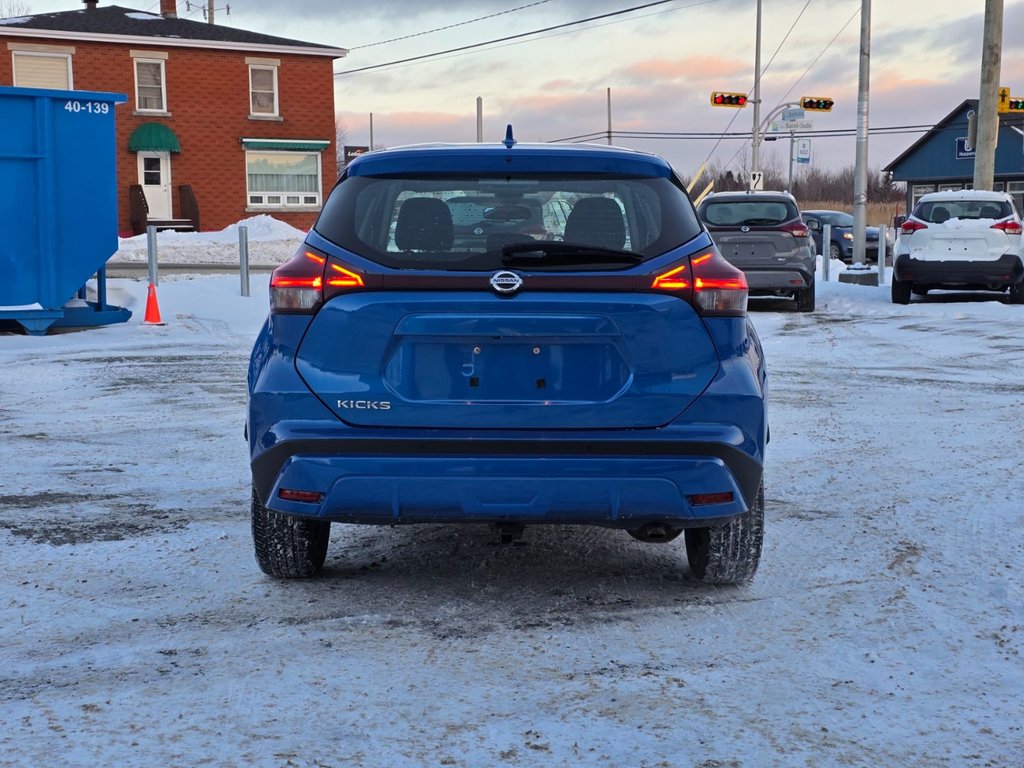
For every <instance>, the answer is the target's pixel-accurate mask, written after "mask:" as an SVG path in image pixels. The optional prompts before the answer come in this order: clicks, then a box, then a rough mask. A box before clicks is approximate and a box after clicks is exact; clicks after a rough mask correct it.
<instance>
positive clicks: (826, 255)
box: [821, 224, 832, 283]
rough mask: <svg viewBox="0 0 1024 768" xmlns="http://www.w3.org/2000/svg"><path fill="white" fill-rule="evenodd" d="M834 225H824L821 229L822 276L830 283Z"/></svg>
mask: <svg viewBox="0 0 1024 768" xmlns="http://www.w3.org/2000/svg"><path fill="white" fill-rule="evenodd" d="M831 253H832V225H831V224H823V225H822V227H821V276H822V278H824V280H825V282H826V283H827V282H828V271H829V267H831V266H832V265H831V264H830V263H829V262H830V261H831V260H832V257H831V255H830V254H831Z"/></svg>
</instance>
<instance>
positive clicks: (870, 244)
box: [803, 211, 892, 263]
mask: <svg viewBox="0 0 1024 768" xmlns="http://www.w3.org/2000/svg"><path fill="white" fill-rule="evenodd" d="M803 218H804V223H805V224H806V225H807V228H808V229H809V230H810V231H811V238H812V239H813V240H814V247H815V248H816V249H817V252H818V253H821V254H824V253H825V251H824V250H822V245H821V239H822V237H823V236H824V234H825V231H824V227H825V225H826V224H830V225H831V226H832V235H831V238H830V239H831V245H830V246H829V251H828V254H829V257H830V258H833V259H839V260H840V261H845V262H847V263H850V262H852V261H853V216H851V215H850V214H848V213H844V212H843V211H804V212H803ZM891 252H892V248H891V246H890V247H887V249H886V254H887V255H888V254H890V253H891ZM864 258H865V260H867V261H875V262H877V261H878V227H866V228H865V232H864Z"/></svg>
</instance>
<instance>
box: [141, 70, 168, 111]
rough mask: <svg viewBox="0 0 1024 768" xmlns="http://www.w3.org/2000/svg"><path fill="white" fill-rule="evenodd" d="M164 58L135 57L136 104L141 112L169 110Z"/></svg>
mask: <svg viewBox="0 0 1024 768" xmlns="http://www.w3.org/2000/svg"><path fill="white" fill-rule="evenodd" d="M164 64H165V62H164V61H163V60H162V59H135V106H136V109H137V110H138V111H139V112H166V111H167V83H166V79H165V77H164Z"/></svg>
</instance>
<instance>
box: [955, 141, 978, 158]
mask: <svg viewBox="0 0 1024 768" xmlns="http://www.w3.org/2000/svg"><path fill="white" fill-rule="evenodd" d="M974 154H975V153H974V147H970V148H968V146H967V137H966V136H962V137H960V138H959V139H957V140H956V159H957V160H973V159H974Z"/></svg>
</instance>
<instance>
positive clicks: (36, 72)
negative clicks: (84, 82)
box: [13, 51, 74, 91]
mask: <svg viewBox="0 0 1024 768" xmlns="http://www.w3.org/2000/svg"><path fill="white" fill-rule="evenodd" d="M13 62H14V84H15V85H16V86H19V87H21V88H55V89H58V90H62V91H67V90H71V88H73V87H74V85H73V83H72V79H71V56H70V55H69V54H65V53H38V52H35V51H31V52H30V51H14V52H13Z"/></svg>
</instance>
